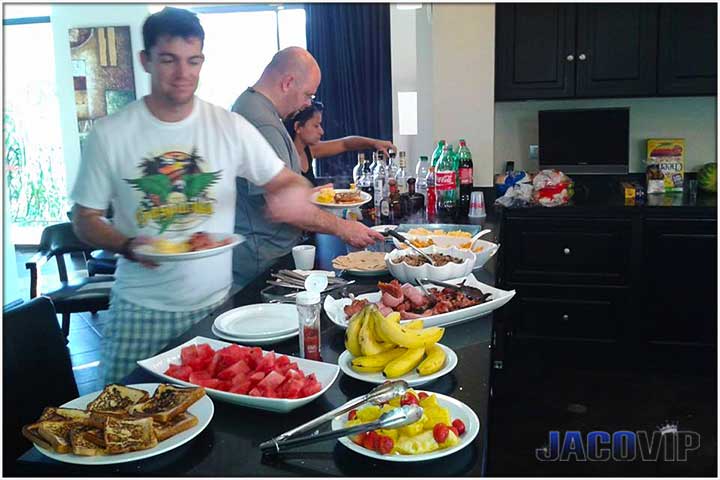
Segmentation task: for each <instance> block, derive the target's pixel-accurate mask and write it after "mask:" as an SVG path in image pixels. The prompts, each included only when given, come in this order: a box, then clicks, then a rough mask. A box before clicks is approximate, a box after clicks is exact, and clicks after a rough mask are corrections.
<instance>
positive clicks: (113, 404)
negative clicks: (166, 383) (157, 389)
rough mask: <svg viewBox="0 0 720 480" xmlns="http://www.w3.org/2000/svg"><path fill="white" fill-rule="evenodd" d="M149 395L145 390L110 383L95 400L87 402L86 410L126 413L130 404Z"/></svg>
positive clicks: (140, 400)
mask: <svg viewBox="0 0 720 480" xmlns="http://www.w3.org/2000/svg"><path fill="white" fill-rule="evenodd" d="M149 396H150V395H149V394H148V392H146V391H145V390H140V389H137V388H132V387H126V386H125V385H118V384H115V383H113V384H110V385H107V386H106V387H105V389H103V391H102V392H100V395H98V396H97V398H96V399H95V400H93V401H92V402H90V403H88V404H87V407H86V408H87V410H90V411H92V412H97V413H106V414H116V415H117V414H121V415H122V414H126V413H127V410H128V408H129V407H130V406H132V405H135V404H136V403H140V402H144V401H146V400H147V399H148V397H149Z"/></svg>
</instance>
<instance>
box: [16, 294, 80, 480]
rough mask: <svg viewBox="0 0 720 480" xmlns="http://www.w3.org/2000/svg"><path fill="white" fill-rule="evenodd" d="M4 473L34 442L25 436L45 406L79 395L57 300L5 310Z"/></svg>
mask: <svg viewBox="0 0 720 480" xmlns="http://www.w3.org/2000/svg"><path fill="white" fill-rule="evenodd" d="M3 317H4V318H3V387H4V388H3V473H4V474H6V475H7V474H9V473H8V472H10V471H11V470H13V469H14V467H15V460H16V459H17V458H18V457H19V456H20V455H22V454H23V453H24V452H25V451H26V450H27V449H28V448H31V447H32V443H31V442H30V441H28V440H26V439H25V437H23V436H22V433H21V429H22V426H23V425H26V424H28V423H32V422H34V421H35V420H37V418H38V417H39V416H40V414H41V413H42V411H43V408H45V407H49V406H55V407H57V406H60V405H62V404H63V403H65V402H67V401H69V400H72V399H74V398H77V397H78V388H77V384H76V383H75V377H74V375H73V371H72V363H71V361H70V352H69V351H68V348H67V346H66V340H65V337H64V336H63V334H62V331H61V330H60V327H59V326H58V322H57V314H56V313H55V308H54V307H53V304H52V301H51V300H50V299H49V298H46V297H38V298H36V299H34V300H30V301H29V302H26V303H23V304H22V305H20V306H16V307H14V308H10V309H7V310H4V311H3Z"/></svg>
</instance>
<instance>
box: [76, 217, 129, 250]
mask: <svg viewBox="0 0 720 480" xmlns="http://www.w3.org/2000/svg"><path fill="white" fill-rule="evenodd" d="M73 230H74V231H75V234H76V235H77V236H78V238H80V240H82V241H83V242H85V243H87V244H89V245H92V246H94V247H98V248H102V249H105V250H110V251H112V252H118V253H125V252H124V249H125V247H126V246H127V241H128V237H126V236H125V235H123V234H122V233H120V232H118V231H117V230H116V229H115V228H114V227H113V226H112V225H110V224H109V223H107V222H106V221H105V220H104V219H103V218H102V217H99V216H96V215H87V214H83V213H81V212H79V211H78V209H77V208H74V209H73Z"/></svg>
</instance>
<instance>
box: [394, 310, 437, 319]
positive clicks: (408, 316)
mask: <svg viewBox="0 0 720 480" xmlns="http://www.w3.org/2000/svg"><path fill="white" fill-rule="evenodd" d="M430 315H432V310H425V311H424V312H423V313H422V314H420V313H413V312H400V320H415V319H416V318H423V317H429V316H430Z"/></svg>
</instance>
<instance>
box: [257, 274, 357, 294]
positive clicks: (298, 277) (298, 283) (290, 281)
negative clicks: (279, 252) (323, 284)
mask: <svg viewBox="0 0 720 480" xmlns="http://www.w3.org/2000/svg"><path fill="white" fill-rule="evenodd" d="M270 275H271V276H272V277H273V278H274V279H275V280H267V281H266V282H265V283H268V284H270V285H273V286H276V287H284V288H292V289H294V290H298V291H301V290H305V279H306V278H307V276H305V275H302V274H299V273H297V272H293V271H292V270H279V271H278V272H277V273H271V274H270ZM327 279H328V286H327V288H325V290H323V291H322V293H326V292H330V291H332V290H336V289H338V288H343V287H346V286H348V285H352V284H353V283H355V280H343V279H341V278H335V277H327ZM296 295H297V292H293V293H288V294H286V295H284V297H286V298H294V297H295V296H296Z"/></svg>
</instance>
